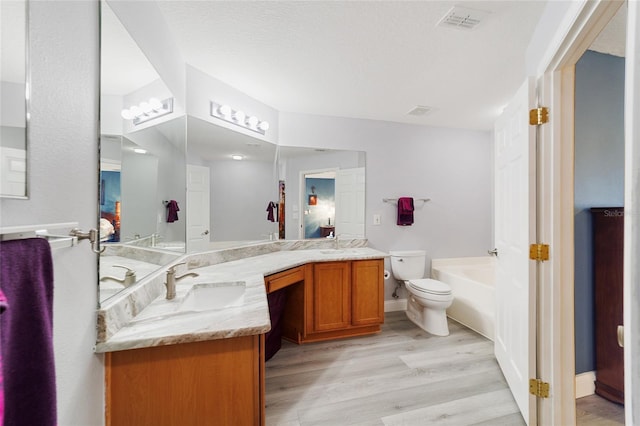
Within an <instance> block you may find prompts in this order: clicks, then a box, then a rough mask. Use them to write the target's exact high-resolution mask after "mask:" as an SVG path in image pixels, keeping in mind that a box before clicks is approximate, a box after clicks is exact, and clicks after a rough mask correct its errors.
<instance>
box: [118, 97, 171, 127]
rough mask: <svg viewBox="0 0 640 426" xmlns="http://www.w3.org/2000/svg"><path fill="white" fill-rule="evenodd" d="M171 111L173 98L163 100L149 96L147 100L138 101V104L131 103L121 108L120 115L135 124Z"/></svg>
mask: <svg viewBox="0 0 640 426" xmlns="http://www.w3.org/2000/svg"><path fill="white" fill-rule="evenodd" d="M172 112H173V98H167V99H165V100H164V101H159V100H158V99H156V98H151V99H149V100H148V101H145V102H140V104H138V105H133V106H131V107H129V108H128V109H123V110H122V112H121V115H122V118H124V119H125V120H132V121H133V124H134V125H135V126H137V125H138V124H141V123H144V122H146V121H149V120H153V119H154V118H158V117H162V116H163V115H167V114H171V113H172Z"/></svg>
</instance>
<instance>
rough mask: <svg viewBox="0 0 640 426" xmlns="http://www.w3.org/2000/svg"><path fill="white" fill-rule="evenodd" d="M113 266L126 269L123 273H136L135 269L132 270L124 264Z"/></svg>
mask: <svg viewBox="0 0 640 426" xmlns="http://www.w3.org/2000/svg"><path fill="white" fill-rule="evenodd" d="M113 267H114V268H123V269H126V270H127V272H125V275H134V274H135V273H136V271H134V270H133V269H131V268H127V267H126V266H122V265H113Z"/></svg>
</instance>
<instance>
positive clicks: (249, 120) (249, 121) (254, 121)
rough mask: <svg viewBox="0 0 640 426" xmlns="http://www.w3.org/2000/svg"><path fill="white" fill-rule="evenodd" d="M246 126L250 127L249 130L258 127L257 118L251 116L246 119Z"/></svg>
mask: <svg viewBox="0 0 640 426" xmlns="http://www.w3.org/2000/svg"><path fill="white" fill-rule="evenodd" d="M246 123H247V126H249V127H251V128H255V127H256V126H257V125H258V117H256V116H255V115H252V116H251V117H249V118H247V121H246Z"/></svg>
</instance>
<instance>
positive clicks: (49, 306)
mask: <svg viewBox="0 0 640 426" xmlns="http://www.w3.org/2000/svg"><path fill="white" fill-rule="evenodd" d="M0 283H2V292H3V293H4V295H5V296H6V298H7V301H8V302H9V307H8V308H7V310H6V311H5V312H3V313H2V316H1V319H0V342H1V343H0V346H1V350H2V375H3V388H4V424H5V425H40V426H49V425H50V426H54V425H55V424H56V423H57V419H56V382H55V364H54V355H53V260H52V257H51V246H50V245H49V242H48V241H47V240H45V239H43V238H28V239H23V240H12V241H2V242H0Z"/></svg>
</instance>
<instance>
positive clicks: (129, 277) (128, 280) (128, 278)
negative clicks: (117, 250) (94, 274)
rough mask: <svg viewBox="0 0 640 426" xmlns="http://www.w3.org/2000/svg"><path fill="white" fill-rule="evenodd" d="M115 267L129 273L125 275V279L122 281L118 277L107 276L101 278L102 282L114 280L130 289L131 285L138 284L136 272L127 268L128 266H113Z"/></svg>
mask: <svg viewBox="0 0 640 426" xmlns="http://www.w3.org/2000/svg"><path fill="white" fill-rule="evenodd" d="M113 267H114V268H124V269H126V270H127V272H125V273H124V278H123V279H120V278H116V277H109V276H105V277H102V278H100V281H106V280H113V281H117V282H119V283H121V284H122V285H124V286H125V287H129V286H130V285H131V284H133V283H135V282H136V271H134V270H133V269H130V268H127V267H126V266H121V265H113Z"/></svg>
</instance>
